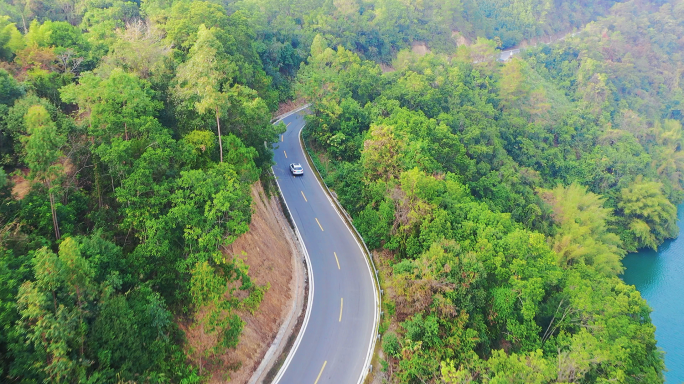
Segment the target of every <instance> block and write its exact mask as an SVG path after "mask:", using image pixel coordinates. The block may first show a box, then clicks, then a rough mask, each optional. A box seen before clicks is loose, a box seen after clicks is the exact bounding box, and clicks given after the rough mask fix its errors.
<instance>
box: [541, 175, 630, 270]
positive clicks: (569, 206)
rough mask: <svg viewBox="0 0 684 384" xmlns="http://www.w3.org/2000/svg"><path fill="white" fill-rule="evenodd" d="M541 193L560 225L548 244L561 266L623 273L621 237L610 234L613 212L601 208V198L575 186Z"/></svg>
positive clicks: (603, 200) (603, 202) (602, 201)
mask: <svg viewBox="0 0 684 384" xmlns="http://www.w3.org/2000/svg"><path fill="white" fill-rule="evenodd" d="M540 193H541V194H542V197H543V198H544V200H546V202H547V203H549V204H550V205H551V206H552V208H553V212H554V221H555V222H556V223H557V224H558V226H559V228H558V231H557V233H556V235H555V236H554V237H553V238H552V240H551V241H552V244H553V250H554V251H555V252H556V254H557V255H558V264H559V265H560V266H563V267H566V268H567V267H572V266H573V265H574V264H578V263H579V264H587V265H591V266H592V267H593V268H595V269H596V270H597V271H599V272H601V273H604V274H606V275H613V276H614V275H618V274H620V273H622V271H623V267H622V262H621V260H622V258H623V257H624V255H625V251H624V250H623V249H622V241H620V237H619V236H618V235H616V234H615V233H612V232H610V225H611V223H613V222H614V221H615V218H614V217H613V211H612V209H610V208H605V207H604V204H605V199H604V198H602V197H601V196H600V195H597V194H594V193H591V192H587V188H586V187H583V186H581V185H579V184H575V183H573V184H571V185H569V186H567V187H564V186H562V185H558V186H557V187H556V188H554V189H552V190H550V191H541V192H540Z"/></svg>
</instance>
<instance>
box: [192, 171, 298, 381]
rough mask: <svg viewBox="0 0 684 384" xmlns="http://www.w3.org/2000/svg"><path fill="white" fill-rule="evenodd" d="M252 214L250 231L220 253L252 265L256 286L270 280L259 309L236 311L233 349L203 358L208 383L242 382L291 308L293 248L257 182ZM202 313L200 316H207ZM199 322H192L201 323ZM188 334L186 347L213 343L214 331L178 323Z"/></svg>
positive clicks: (196, 359)
mask: <svg viewBox="0 0 684 384" xmlns="http://www.w3.org/2000/svg"><path fill="white" fill-rule="evenodd" d="M252 199H253V201H254V202H253V209H254V214H253V215H252V223H251V224H250V228H249V232H247V233H246V234H244V235H242V236H240V237H239V238H238V239H237V240H236V241H235V242H234V243H233V244H231V245H230V246H229V247H227V249H226V250H225V251H224V254H225V255H226V257H231V258H232V257H235V256H237V257H240V258H242V259H244V260H245V262H246V263H247V265H249V266H250V269H249V274H250V276H251V277H252V278H253V279H254V281H255V283H256V284H259V285H264V284H267V283H270V286H271V287H270V289H269V290H268V291H266V294H265V295H264V298H263V301H262V302H261V305H260V306H259V309H258V310H257V311H255V313H254V314H251V313H250V312H249V311H243V312H241V313H239V315H240V317H241V318H242V319H243V320H244V321H245V323H246V324H245V327H244V330H243V332H242V336H241V337H240V343H239V344H238V346H237V348H235V349H231V350H228V351H227V352H226V353H225V354H223V355H221V356H219V357H218V358H217V359H216V360H215V361H202V364H203V369H204V370H209V371H210V372H211V379H210V380H209V383H220V382H225V381H226V380H227V379H228V377H230V381H231V382H233V383H246V382H247V381H248V380H249V378H250V377H251V375H252V372H254V370H255V369H256V367H257V366H258V364H259V363H260V362H261V359H262V358H263V356H264V354H265V353H266V351H267V349H268V348H269V346H270V344H271V342H272V341H273V339H274V338H275V336H276V334H277V333H278V330H279V329H280V326H281V324H282V323H283V321H284V320H285V317H286V315H287V312H288V309H289V308H290V307H291V300H293V292H292V288H291V280H292V278H293V277H292V276H293V270H292V258H293V257H294V255H293V251H292V247H291V245H290V243H289V242H288V240H287V236H289V235H288V234H286V233H285V232H284V229H283V228H282V226H281V222H279V221H278V219H277V216H278V215H281V216H282V212H281V211H280V208H279V206H278V202H277V200H276V199H275V198H273V199H269V198H268V197H266V194H265V193H264V190H263V188H262V186H261V183H256V184H255V185H254V186H253V187H252ZM205 313H206V312H205V311H200V313H199V314H198V317H199V318H200V319H201V317H202V316H203V315H204V314H205ZM199 323H201V321H196V322H195V324H199ZM180 326H181V328H182V329H183V330H184V331H185V332H186V335H187V339H188V350H189V351H197V350H206V349H208V348H207V347H208V346H213V345H214V344H215V343H216V335H215V334H211V335H208V334H206V333H205V332H203V331H202V328H201V327H191V326H190V324H189V323H186V324H180ZM191 355H192V356H191V357H190V359H191V360H192V361H193V363H194V365H196V366H197V365H198V364H199V357H198V356H197V353H196V352H194V353H191Z"/></svg>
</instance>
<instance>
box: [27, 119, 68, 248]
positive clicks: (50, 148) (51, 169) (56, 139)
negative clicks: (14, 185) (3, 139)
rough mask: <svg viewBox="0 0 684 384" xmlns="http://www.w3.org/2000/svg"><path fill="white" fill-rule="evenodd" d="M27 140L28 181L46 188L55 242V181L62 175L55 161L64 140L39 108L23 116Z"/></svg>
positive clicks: (57, 234)
mask: <svg viewBox="0 0 684 384" xmlns="http://www.w3.org/2000/svg"><path fill="white" fill-rule="evenodd" d="M25 119H26V127H27V131H28V134H29V136H28V137H24V138H23V142H24V146H25V148H26V156H25V161H26V164H27V165H28V166H29V169H30V170H31V174H30V177H31V178H32V179H33V180H35V181H37V182H39V183H43V184H45V185H46V186H47V188H48V196H49V198H50V209H51V211H52V224H53V227H54V230H55V238H56V239H57V240H59V239H60V237H61V234H60V231H59V222H58V220H57V211H56V208H55V204H56V202H55V195H56V193H57V190H58V188H59V182H58V178H59V177H60V176H61V173H62V166H61V164H59V163H58V160H59V159H60V158H61V157H62V156H63V154H62V152H61V148H62V146H63V145H64V143H65V138H64V137H63V136H61V135H59V134H58V133H57V127H56V125H55V123H54V122H53V121H52V118H51V117H50V114H49V113H48V111H47V110H46V109H45V107H43V106H42V105H34V106H33V107H31V108H29V110H28V112H27V113H26V116H25Z"/></svg>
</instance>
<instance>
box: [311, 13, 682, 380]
mask: <svg viewBox="0 0 684 384" xmlns="http://www.w3.org/2000/svg"><path fill="white" fill-rule="evenodd" d="M683 27H684V2H682V1H673V2H670V3H665V4H662V5H661V4H657V3H651V2H647V1H629V2H626V3H623V4H618V5H616V6H615V7H613V8H612V10H611V11H610V13H609V15H608V16H607V17H606V18H601V19H599V20H598V21H597V22H594V23H590V24H589V25H588V26H587V27H586V28H583V29H582V30H581V31H580V33H579V34H578V35H576V36H575V37H574V38H569V39H567V40H565V41H564V42H561V43H558V44H554V45H552V46H540V47H537V48H534V49H530V50H528V51H526V52H525V53H524V55H523V56H522V57H516V58H513V59H512V60H509V61H508V62H506V63H499V62H497V61H496V60H495V59H494V58H495V57H498V55H497V51H496V46H497V45H496V43H495V42H493V41H487V40H482V39H480V40H478V41H477V42H476V44H473V45H471V46H460V47H459V48H458V49H457V51H456V53H455V54H450V55H444V54H427V55H424V56H420V55H417V54H414V53H411V52H410V51H402V52H399V53H398V55H397V57H396V59H395V60H394V61H393V63H392V68H393V70H392V71H385V73H383V71H382V70H381V68H380V67H379V66H378V64H376V63H375V62H372V61H366V60H364V59H363V58H361V57H359V55H358V54H357V53H355V52H353V51H350V50H347V49H345V48H343V47H339V46H338V47H335V46H334V45H331V41H330V40H328V39H326V38H325V37H324V36H322V35H319V36H317V37H316V38H315V40H314V42H313V44H312V48H311V57H310V58H309V60H308V62H307V64H306V65H305V66H303V67H302V70H301V71H300V72H299V79H300V85H299V87H300V88H299V89H300V91H301V92H302V93H303V94H305V95H307V99H308V100H312V101H313V114H312V115H311V116H310V117H309V130H308V131H307V133H308V138H307V140H308V141H309V143H310V144H311V148H312V150H313V152H314V154H315V155H314V159H315V161H316V162H317V163H318V165H319V168H320V169H321V170H322V171H323V173H324V178H325V180H326V182H327V183H328V184H329V185H331V186H332V187H333V189H334V190H335V192H336V194H337V196H338V198H339V200H340V201H341V202H342V204H343V205H344V206H345V207H346V208H347V210H348V211H349V212H350V213H351V215H352V216H353V218H354V224H355V225H356V226H357V228H358V229H359V230H360V231H361V233H362V235H363V237H364V239H365V240H366V242H367V243H368V245H369V247H370V248H372V249H375V250H376V252H375V253H376V262H377V263H378V264H380V265H381V266H382V267H381V270H382V273H381V276H382V286H383V288H384V290H385V292H386V295H385V296H384V297H383V310H384V311H385V317H384V319H383V322H382V325H381V332H382V333H383V339H382V340H383V341H382V350H383V358H382V359H381V363H382V364H383V369H384V371H385V375H386V378H387V379H388V380H389V381H390V382H402V383H403V382H409V383H420V382H447V383H470V382H496V383H499V382H505V383H511V382H516V383H517V382H525V383H528V382H530V383H547V382H560V383H569V382H577V383H599V382H609V381H615V382H620V383H642V382H644V383H645V382H648V383H658V382H662V381H663V377H662V373H661V370H662V368H663V363H662V358H661V356H660V352H659V351H658V350H657V349H656V346H655V340H654V327H653V326H652V324H651V323H650V319H649V311H650V310H649V308H648V306H647V304H646V303H645V301H644V300H643V299H641V297H640V295H639V293H638V292H637V291H636V290H635V289H634V287H632V286H627V285H625V284H624V283H623V282H622V281H621V280H620V278H619V277H618V276H619V275H620V273H621V272H622V270H623V267H622V263H621V259H622V257H623V256H624V255H625V254H626V253H627V252H630V251H635V250H637V249H639V248H643V247H651V248H656V247H658V246H659V245H660V244H661V243H662V242H663V240H664V239H667V238H671V237H673V236H675V235H676V234H677V232H678V231H677V226H676V205H677V204H679V203H680V202H681V201H682V197H683V196H684V195H683V194H682V191H683V188H684V180H683V179H682V171H684V169H683V168H682V163H681V162H680V157H681V156H682V153H683V152H682V124H681V123H682V121H681V119H682V114H681V110H680V108H681V106H680V103H681V101H682V88H681V85H680V84H681V80H682V73H683V72H682V68H681V52H682V48H684V46H682V41H684V40H683V39H682V38H683V37H684V29H683Z"/></svg>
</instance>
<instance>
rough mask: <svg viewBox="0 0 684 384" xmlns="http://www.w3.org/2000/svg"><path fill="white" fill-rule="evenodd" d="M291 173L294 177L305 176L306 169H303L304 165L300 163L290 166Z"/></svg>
mask: <svg viewBox="0 0 684 384" xmlns="http://www.w3.org/2000/svg"><path fill="white" fill-rule="evenodd" d="M290 172H291V173H292V175H293V176H297V175H303V174H304V168H302V165H301V164H299V163H292V164H290Z"/></svg>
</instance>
